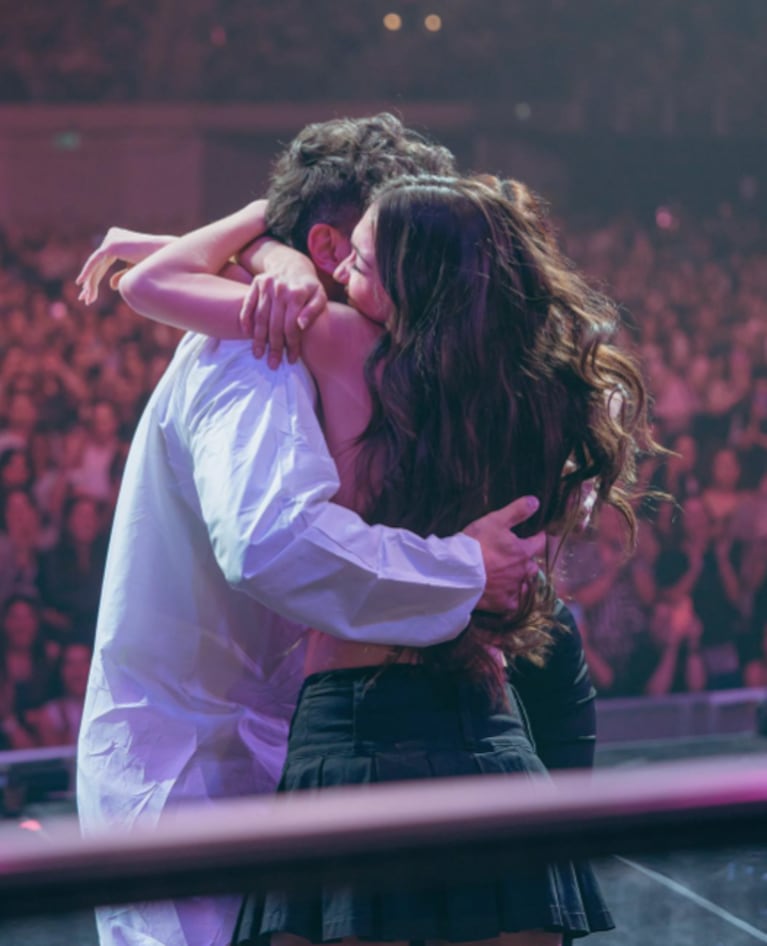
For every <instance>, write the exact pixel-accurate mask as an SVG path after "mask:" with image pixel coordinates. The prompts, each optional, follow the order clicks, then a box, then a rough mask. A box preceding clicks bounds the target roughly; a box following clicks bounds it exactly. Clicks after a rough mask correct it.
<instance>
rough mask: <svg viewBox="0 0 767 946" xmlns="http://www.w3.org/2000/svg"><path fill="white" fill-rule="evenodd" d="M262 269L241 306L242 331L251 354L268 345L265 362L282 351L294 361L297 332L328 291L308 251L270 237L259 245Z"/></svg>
mask: <svg viewBox="0 0 767 946" xmlns="http://www.w3.org/2000/svg"><path fill="white" fill-rule="evenodd" d="M259 253H260V261H261V265H262V266H263V268H264V271H263V272H262V273H260V274H259V275H258V276H256V277H255V279H254V280H253V282H252V283H251V285H250V289H249V290H248V293H247V295H246V297H245V299H244V301H243V304H242V309H241V310H240V328H241V330H242V333H243V335H245V336H246V337H250V338H252V339H253V354H254V355H255V356H256V358H261V357H263V355H264V354H265V352H266V350H267V347H268V349H269V367H270V368H277V367H278V366H279V364H280V362H281V361H282V355H283V351H284V352H285V354H286V355H287V359H288V362H289V363H290V364H293V363H294V362H295V361H296V360H297V359H298V357H299V355H300V354H301V333H302V332H303V331H305V330H306V329H307V328H309V326H310V325H312V323H313V322H314V321H315V319H317V317H318V316H319V315H320V314H321V313H322V312H324V311H325V308H326V306H327V304H328V297H327V294H326V292H325V289H324V288H323V285H322V283H321V281H320V279H319V277H318V275H317V271H316V269H315V268H314V264H313V263H312V261H311V260H310V259H309V257H307V256H304V254H303V253H299V252H298V251H297V250H294V249H291V248H290V247H288V246H283V245H282V244H281V243H276V242H275V241H273V240H269V239H265V240H263V241H262V245H261V248H260V249H259Z"/></svg>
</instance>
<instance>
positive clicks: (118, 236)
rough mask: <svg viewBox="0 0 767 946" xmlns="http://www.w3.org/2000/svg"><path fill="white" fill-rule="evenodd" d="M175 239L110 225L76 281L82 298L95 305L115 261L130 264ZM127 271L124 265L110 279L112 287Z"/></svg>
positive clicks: (85, 301) (144, 257) (115, 286)
mask: <svg viewBox="0 0 767 946" xmlns="http://www.w3.org/2000/svg"><path fill="white" fill-rule="evenodd" d="M175 239H176V238H175V237H172V236H158V235H156V234H152V233H139V232H138V231H137V230H126V229H124V228H123V227H110V228H109V230H108V231H107V234H106V236H105V237H104V239H103V240H102V241H101V244H100V245H99V247H98V248H97V249H95V250H94V251H93V252H92V253H91V255H90V256H89V257H88V259H87V260H86V261H85V263H84V265H83V268H82V269H81V270H80V273H79V275H78V277H77V279H76V280H75V284H76V285H78V286H80V295H79V296H78V299H79V300H80V301H81V302H84V303H85V304H86V305H91V304H92V303H94V302H95V301H96V299H97V297H98V292H99V285H100V284H101V281H102V280H103V278H104V277H105V276H106V274H107V273H108V272H109V270H110V269H111V268H112V266H114V264H115V263H128V264H129V266H133V265H134V264H135V263H140V262H141V261H142V260H144V259H146V258H147V256H150V255H151V254H152V253H154V251H155V250H159V249H160V248H161V247H163V246H167V245H168V244H169V243H171V242H172V241H173V240H175ZM125 271H126V269H125V268H123V269H122V270H120V271H119V272H117V273H115V274H114V275H113V276H112V278H111V279H110V280H109V285H110V287H111V288H112V289H116V288H117V284H118V282H119V281H120V277H121V276H122V275H123V274H124V273H125Z"/></svg>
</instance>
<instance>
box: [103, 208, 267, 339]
mask: <svg viewBox="0 0 767 946" xmlns="http://www.w3.org/2000/svg"><path fill="white" fill-rule="evenodd" d="M265 212H266V202H265V201H255V202H253V203H251V204H248V205H247V206H246V207H243V208H242V209H241V210H238V211H236V212H235V213H233V214H230V215H229V216H228V217H224V218H223V219H221V220H217V221H215V222H214V223H211V224H208V225H207V226H204V227H201V228H199V229H198V230H193V231H192V232H191V233H187V234H185V235H184V236H182V237H179V238H178V239H177V240H174V241H173V242H172V243H170V244H169V245H167V246H165V247H163V248H162V249H160V250H158V251H157V252H156V253H153V254H152V255H151V256H150V257H148V258H147V259H145V260H144V261H142V262H141V263H139V264H138V265H137V266H135V267H134V268H133V269H132V270H130V271H129V272H127V273H126V274H125V275H124V276H123V277H122V279H121V281H120V285H119V289H120V293H121V295H122V297H123V298H124V299H125V301H126V302H127V303H128V305H130V306H131V308H133V309H135V311H136V312H138V313H139V314H140V315H144V316H147V317H148V318H151V319H154V320H155V321H158V322H163V323H165V324H167V325H173V326H175V327H176V328H182V329H190V330H192V331H197V332H202V333H203V334H206V335H214V336H216V337H218V338H241V337H242V332H241V329H240V319H239V316H240V310H241V308H242V303H243V300H244V298H245V294H246V290H247V287H246V286H245V285H244V284H243V283H242V282H238V281H233V280H230V279H225V278H223V277H222V276H221V275H220V273H221V271H222V270H224V269H225V268H226V267H227V265H228V264H229V262H230V260H231V258H232V257H233V256H234V255H235V254H236V253H237V252H238V251H239V250H240V248H241V247H243V246H244V245H246V244H247V243H249V242H250V241H252V240H253V239H254V238H255V237H257V236H259V235H261V234H262V233H263V232H264V228H265Z"/></svg>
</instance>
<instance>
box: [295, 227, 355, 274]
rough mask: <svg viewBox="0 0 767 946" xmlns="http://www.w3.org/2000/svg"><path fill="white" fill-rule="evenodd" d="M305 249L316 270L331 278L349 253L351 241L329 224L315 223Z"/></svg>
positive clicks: (307, 238)
mask: <svg viewBox="0 0 767 946" xmlns="http://www.w3.org/2000/svg"><path fill="white" fill-rule="evenodd" d="M306 248H307V250H308V251H309V256H310V257H311V258H312V262H313V263H314V265H315V266H316V267H317V269H319V270H321V271H322V272H324V273H328V275H331V276H332V275H333V273H334V272H335V271H336V268H337V267H338V264H339V263H340V262H341V261H342V260H345V259H346V257H347V256H348V255H349V253H350V252H351V241H350V240H349V237H348V236H345V235H344V234H343V233H341V231H340V230H338V229H336V227H331V226H330V224H329V223H315V224H314V226H313V227H312V228H311V229H310V230H309V233H308V235H307V237H306Z"/></svg>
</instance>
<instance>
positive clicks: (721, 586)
mask: <svg viewBox="0 0 767 946" xmlns="http://www.w3.org/2000/svg"><path fill="white" fill-rule="evenodd" d="M766 46H767V5H765V3H764V2H763V0H736V2H735V0H696V2H695V3H689V2H683V0H679V2H675V0H644V2H642V3H641V4H639V3H635V2H631V0H577V2H576V0H536V2H535V3H532V2H527V0H505V2H502V3H499V2H489V0H471V2H469V0H367V2H365V3H349V2H344V3H342V2H339V0H323V2H317V3H308V2H302V0H258V2H251V0H183V2H181V0H67V2H66V3H56V2H53V0H26V2H25V3H23V4H14V3H11V2H10V0H2V3H1V4H0V720H2V721H3V724H2V727H0V748H4V749H6V750H10V749H17V750H21V749H29V748H39V747H45V746H57V745H61V744H65V743H66V744H71V743H72V742H73V741H74V738H75V734H76V731H77V724H78V719H79V706H80V703H81V699H82V693H83V687H84V682H85V678H86V674H87V669H88V661H89V657H90V646H91V643H92V637H93V628H94V619H95V612H96V607H97V603H98V594H99V586H100V580H101V571H102V568H103V563H104V553H105V547H106V542H107V536H108V532H109V526H110V521H111V513H112V509H113V505H114V501H115V497H116V494H117V490H118V488H119V483H120V476H121V470H122V464H123V461H124V458H125V454H126V451H127V448H128V445H129V442H130V438H131V433H132V430H133V428H134V425H135V423H136V420H137V418H138V415H139V413H140V411H141V408H142V406H143V404H144V403H145V401H146V399H147V397H148V395H149V392H150V391H151V390H152V387H153V385H154V383H155V381H156V380H157V378H158V377H159V375H160V373H161V372H162V370H163V369H164V366H165V365H166V364H167V361H168V359H169V357H170V355H171V353H172V351H173V348H174V346H175V343H176V341H177V337H178V336H177V335H176V334H175V333H174V332H173V331H171V330H168V329H166V328H164V327H161V326H156V325H153V324H151V323H148V322H144V321H142V320H140V319H138V318H137V317H136V316H135V315H134V314H133V313H132V312H131V311H130V310H128V309H127V307H126V306H125V305H124V304H122V303H121V302H120V301H119V300H118V298H117V297H116V296H115V295H114V294H111V293H109V292H108V291H103V292H102V295H101V298H100V301H99V303H98V304H97V305H96V306H95V307H93V308H91V309H87V310H86V309H84V308H83V307H82V305H80V304H79V303H78V301H77V298H76V296H77V292H76V290H75V287H74V285H73V277H74V275H75V274H76V272H77V270H78V268H79V266H80V264H81V263H82V261H83V260H84V258H85V257H86V255H87V254H88V253H89V251H90V250H91V249H92V248H93V247H94V246H95V245H96V244H97V243H98V241H99V240H100V238H101V236H102V235H103V233H104V231H105V229H106V228H107V227H108V226H109V225H111V224H120V225H124V226H133V227H137V228H142V229H147V230H157V231H165V232H181V231H183V230H184V229H187V228H190V227H192V226H195V225H197V224H199V223H201V222H203V221H206V220H209V219H211V218H213V217H215V216H220V215H222V214H224V213H226V212H228V211H230V210H232V209H234V208H235V207H237V206H238V205H240V204H243V203H245V202H246V201H248V200H249V199H251V198H252V197H254V196H256V195H259V194H261V193H262V192H263V190H264V188H265V183H266V180H267V177H268V174H269V169H270V165H271V162H272V160H273V158H274V156H275V155H276V153H277V152H278V151H279V150H280V148H281V147H282V146H283V145H284V144H285V143H286V142H287V141H289V140H290V138H291V137H292V136H293V134H294V133H295V132H296V131H298V130H299V129H300V128H301V127H302V126H303V125H304V124H306V123H307V122H309V121H316V120H323V119H326V118H330V117H333V116H339V115H345V114H348V115H362V114H370V113H374V112H377V111H381V110H392V111H395V112H396V113H397V114H399V115H400V116H401V117H402V118H403V119H404V120H405V121H406V122H407V123H409V124H412V125H415V126H416V127H418V128H419V129H421V130H423V131H426V132H427V133H428V134H430V135H432V136H433V137H435V138H437V139H439V140H440V141H442V142H443V143H445V144H447V145H448V146H449V147H451V148H452V149H453V150H454V151H455V153H456V154H457V156H458V158H459V161H460V163H461V166H462V167H463V169H464V170H481V171H491V172H494V173H499V174H502V175H505V176H514V177H517V178H520V179H522V180H523V181H525V182H526V183H528V184H529V185H531V186H532V187H533V188H534V189H536V190H537V191H538V192H539V193H541V194H542V195H543V197H544V198H545V199H546V200H547V201H548V202H549V203H550V205H551V212H552V215H553V218H554V220H555V222H556V225H557V229H558V231H559V235H560V239H561V241H562V242H563V244H564V246H565V247H566V250H567V252H568V254H569V255H570V257H571V258H572V259H573V260H575V262H576V263H577V265H578V266H579V267H581V268H582V269H583V270H585V272H586V273H587V274H588V275H589V276H590V278H591V279H592V281H593V282H595V283H596V284H597V285H599V286H601V287H602V288H603V289H606V290H607V291H608V292H609V293H610V294H611V295H613V296H614V297H615V298H616V299H617V300H618V301H619V302H620V303H621V305H622V307H623V311H624V316H625V329H624V331H625V336H626V339H627V340H628V341H629V342H630V343H631V344H632V345H633V346H634V347H635V350H636V351H637V353H638V354H639V356H640V358H641V359H642V362H643V364H644V367H645V370H646V373H647V376H648V378H649V381H650V386H651V389H652V391H653V395H654V404H653V416H654V421H655V428H656V434H657V437H658V439H659V440H660V441H661V442H662V443H663V444H665V445H666V446H668V447H669V448H671V449H673V450H674V451H675V456H674V457H673V458H671V459H669V460H667V461H665V462H662V463H659V462H655V461H654V462H651V463H648V464H646V465H645V466H644V468H643V469H642V471H641V473H642V477H643V478H644V480H645V481H646V482H647V483H648V484H652V485H653V486H658V487H661V488H663V489H667V490H668V491H670V492H671V493H672V494H673V495H674V497H675V499H676V505H675V506H674V505H671V504H666V505H664V506H661V507H657V508H656V507H654V506H653V505H652V504H650V503H646V504H645V505H644V506H643V507H642V509H641V510H640V512H641V528H640V535H639V549H638V553H637V555H636V556H635V557H634V558H633V559H631V560H629V561H625V560H624V559H623V557H622V556H621V554H620V552H619V536H618V535H617V530H616V523H615V522H614V520H613V518H612V517H611V516H609V515H604V516H602V518H601V520H600V521H599V522H598V523H597V524H596V525H595V526H594V527H593V528H592V530H591V531H590V533H589V534H588V535H586V536H584V537H583V539H582V540H580V541H579V542H578V544H577V546H575V547H573V549H572V551H571V553H570V555H569V557H568V558H567V560H566V561H565V562H564V563H563V568H562V575H561V578H560V581H561V592H562V594H563V595H565V596H567V597H568V599H569V600H570V601H571V604H572V607H573V609H574V610H575V612H576V613H577V616H578V618H579V621H580V623H581V625H582V627H583V632H584V637H585V639H586V644H587V650H588V654H589V659H590V664H591V671H592V674H593V676H594V679H595V682H596V683H597V686H598V688H599V692H600V698H601V704H602V710H601V713H602V732H603V737H604V739H605V740H606V741H607V742H610V741H615V740H617V741H620V740H623V739H626V738H629V737H633V738H635V739H636V738H640V737H647V738H650V737H655V736H669V735H679V734H687V735H689V734H698V735H699V734H711V733H718V732H725V731H744V730H746V729H748V730H749V731H751V730H753V728H754V726H755V725H757V724H756V722H755V719H756V715H757V712H758V709H759V706H760V703H761V699H762V697H763V693H764V690H763V688H764V687H765V685H767V639H766V637H765V631H766V629H767V625H766V620H767V554H765V553H766V552H767V476H766V475H765V470H766V469H767V464H765V456H767V318H765V310H766V308H767V302H766V301H765V300H766V299H767V244H766V243H765V233H766V227H765V214H764V211H765V205H766V203H767V180H766V179H765V157H766V156H767V134H766V133H765V118H767V104H765V97H764V89H765V88H766V87H767V58H766V57H765V55H764V49H765V47H766ZM637 700H638V701H640V704H641V705H642V706H643V707H650V706H651V705H652V707H653V709H652V711H650V710H649V709H648V710H647V712H643V713H642V714H640V715H639V716H638V715H637V710H636V704H635V701H637ZM664 701H665V702H664ZM627 720H630V721H631V722H630V725H628V724H627ZM638 720H642V721H646V722H641V723H640V722H638Z"/></svg>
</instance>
